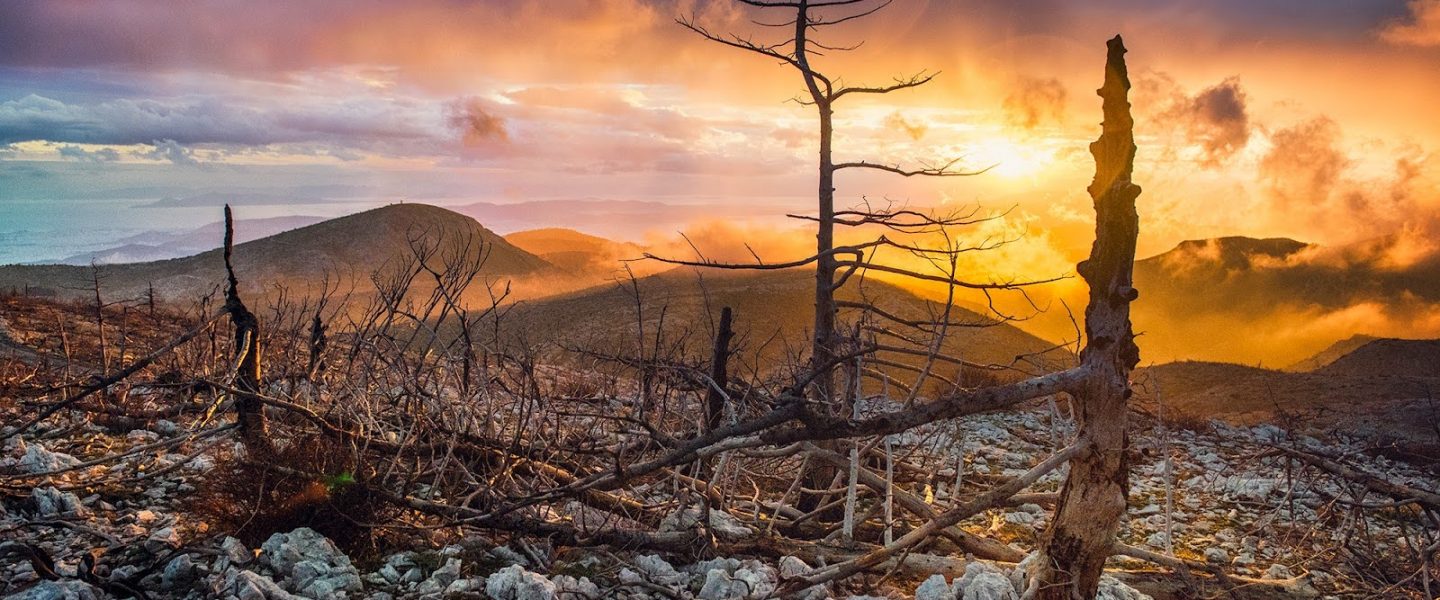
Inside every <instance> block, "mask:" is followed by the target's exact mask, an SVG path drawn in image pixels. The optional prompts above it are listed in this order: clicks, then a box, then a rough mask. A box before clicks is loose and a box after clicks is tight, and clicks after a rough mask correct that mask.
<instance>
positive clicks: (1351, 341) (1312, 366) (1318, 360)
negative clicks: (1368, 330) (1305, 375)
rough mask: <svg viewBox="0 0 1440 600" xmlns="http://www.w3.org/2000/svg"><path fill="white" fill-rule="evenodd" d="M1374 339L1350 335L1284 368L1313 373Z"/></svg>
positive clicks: (1368, 336)
mask: <svg viewBox="0 0 1440 600" xmlns="http://www.w3.org/2000/svg"><path fill="white" fill-rule="evenodd" d="M1376 339H1378V338H1376V337H1375V336H1373V335H1365V334H1363V333H1362V334H1355V335H1352V336H1350V337H1348V338H1345V339H1343V340H1340V341H1338V342H1335V343H1334V344H1330V346H1329V347H1327V348H1325V349H1324V350H1321V351H1319V352H1316V353H1315V354H1314V355H1313V356H1310V357H1309V358H1306V359H1305V360H1302V361H1299V362H1296V363H1294V364H1292V365H1290V366H1288V367H1285V370H1286V371H1300V372H1304V371H1314V370H1316V369H1319V368H1321V367H1324V366H1325V365H1328V364H1330V363H1332V362H1335V360H1336V359H1338V358H1340V357H1342V356H1345V355H1346V354H1349V353H1351V352H1354V351H1355V349H1356V348H1359V347H1361V346H1364V345H1365V344H1368V343H1370V342H1372V341H1375V340H1376Z"/></svg>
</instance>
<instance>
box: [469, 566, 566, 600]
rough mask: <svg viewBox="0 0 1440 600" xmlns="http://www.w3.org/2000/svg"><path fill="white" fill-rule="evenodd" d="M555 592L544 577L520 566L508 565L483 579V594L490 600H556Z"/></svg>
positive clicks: (554, 588)
mask: <svg viewBox="0 0 1440 600" xmlns="http://www.w3.org/2000/svg"><path fill="white" fill-rule="evenodd" d="M557 592H558V590H557V589H556V586H555V584H554V583H553V582H551V581H550V580H549V579H546V578H545V576H543V575H540V574H539V573H531V572H530V571H526V570H525V568H524V567H522V566H520V565H510V566H508V567H505V568H503V569H500V570H499V571H496V572H495V573H494V574H492V575H490V577H488V578H486V579H485V594H486V595H488V596H490V598H491V599H492V600H556V598H557V596H558V593H557Z"/></svg>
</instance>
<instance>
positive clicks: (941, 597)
mask: <svg viewBox="0 0 1440 600" xmlns="http://www.w3.org/2000/svg"><path fill="white" fill-rule="evenodd" d="M915 600H956V598H955V591H954V590H952V589H950V582H948V581H945V576H944V575H939V574H936V575H931V576H930V578H929V579H926V580H925V581H922V582H920V585H919V586H918V587H916V588H915Z"/></svg>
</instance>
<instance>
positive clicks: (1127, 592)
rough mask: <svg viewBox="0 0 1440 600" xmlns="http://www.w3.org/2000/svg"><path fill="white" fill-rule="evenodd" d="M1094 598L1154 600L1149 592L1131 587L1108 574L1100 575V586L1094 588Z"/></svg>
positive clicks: (1107, 599)
mask: <svg viewBox="0 0 1440 600" xmlns="http://www.w3.org/2000/svg"><path fill="white" fill-rule="evenodd" d="M1095 600H1155V599H1154V598H1151V597H1150V595H1149V594H1146V593H1143V592H1141V591H1140V590H1137V589H1135V588H1132V587H1130V586H1128V585H1125V583H1123V582H1121V581H1120V580H1119V579H1116V578H1114V577H1111V576H1109V575H1101V576H1100V587H1099V589H1097V590H1095Z"/></svg>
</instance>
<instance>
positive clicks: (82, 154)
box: [56, 144, 120, 162]
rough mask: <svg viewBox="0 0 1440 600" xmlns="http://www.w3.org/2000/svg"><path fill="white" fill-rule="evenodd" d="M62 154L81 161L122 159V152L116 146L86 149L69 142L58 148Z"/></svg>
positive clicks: (113, 160)
mask: <svg viewBox="0 0 1440 600" xmlns="http://www.w3.org/2000/svg"><path fill="white" fill-rule="evenodd" d="M56 150H57V151H58V152H59V153H60V156H63V157H65V158H73V159H75V160H78V161H81V162H115V161H117V160H120V153H119V152H118V151H116V150H115V149H114V148H101V149H99V150H86V149H84V148H81V147H79V146H72V145H69V144H66V145H63V146H60V147H59V148H56Z"/></svg>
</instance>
